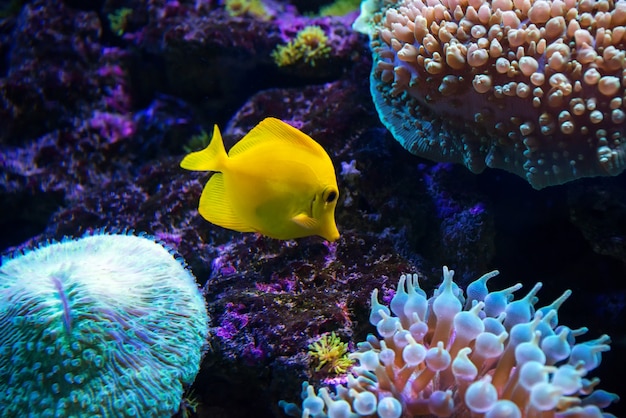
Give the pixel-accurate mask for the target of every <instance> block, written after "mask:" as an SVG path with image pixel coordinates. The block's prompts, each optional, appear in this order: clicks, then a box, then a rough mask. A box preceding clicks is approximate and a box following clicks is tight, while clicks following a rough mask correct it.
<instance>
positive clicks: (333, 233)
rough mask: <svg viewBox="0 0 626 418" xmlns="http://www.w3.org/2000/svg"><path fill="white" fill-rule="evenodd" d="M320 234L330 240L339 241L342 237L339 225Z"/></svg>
mask: <svg viewBox="0 0 626 418" xmlns="http://www.w3.org/2000/svg"><path fill="white" fill-rule="evenodd" d="M320 236H321V237H322V238H324V239H325V240H326V241H329V242H334V241H337V240H338V239H339V237H340V235H339V230H338V229H337V227H335V228H334V229H333V230H330V231H326V232H324V233H323V234H320Z"/></svg>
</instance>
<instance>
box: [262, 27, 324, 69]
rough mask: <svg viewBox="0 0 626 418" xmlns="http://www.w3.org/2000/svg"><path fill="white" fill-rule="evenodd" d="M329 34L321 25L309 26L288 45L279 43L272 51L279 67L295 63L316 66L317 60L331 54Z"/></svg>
mask: <svg viewBox="0 0 626 418" xmlns="http://www.w3.org/2000/svg"><path fill="white" fill-rule="evenodd" d="M330 51H331V47H330V45H329V44H328V36H326V33H324V31H323V30H322V28H320V27H319V26H307V27H305V28H304V29H302V30H301V31H299V32H298V33H297V34H296V37H295V39H293V40H292V41H291V42H289V43H288V44H287V45H279V46H277V47H276V49H275V50H274V51H273V52H272V58H273V59H274V62H275V63H276V65H278V66H279V67H286V66H290V65H295V64H301V63H304V64H308V65H310V66H311V67H315V63H316V61H319V60H321V59H326V58H328V57H329V56H330Z"/></svg>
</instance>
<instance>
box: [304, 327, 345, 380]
mask: <svg viewBox="0 0 626 418" xmlns="http://www.w3.org/2000/svg"><path fill="white" fill-rule="evenodd" d="M309 356H311V358H312V359H313V360H314V362H316V363H317V367H316V368H315V371H317V372H319V371H320V370H322V368H323V369H325V370H327V371H328V372H330V373H335V374H342V373H345V372H347V371H348V369H349V368H350V367H351V366H352V364H353V363H354V360H352V359H350V358H348V343H344V342H342V341H341V339H340V338H339V337H338V336H337V335H335V332H334V331H333V332H331V333H330V334H324V335H322V336H320V338H319V339H318V340H317V341H316V342H314V343H313V344H310V345H309Z"/></svg>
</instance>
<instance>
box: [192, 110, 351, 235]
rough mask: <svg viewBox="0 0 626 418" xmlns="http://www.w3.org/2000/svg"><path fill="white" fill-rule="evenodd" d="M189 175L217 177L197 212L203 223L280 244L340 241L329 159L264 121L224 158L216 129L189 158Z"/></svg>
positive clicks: (283, 127) (295, 133) (300, 136)
mask: <svg viewBox="0 0 626 418" xmlns="http://www.w3.org/2000/svg"><path fill="white" fill-rule="evenodd" d="M180 166H181V167H182V168H184V169H187V170H196V171H215V172H216V173H215V174H213V176H211V178H210V179H209V181H208V182H207V184H206V186H205V187H204V190H203V191H202V195H201V196H200V204H199V207H198V212H200V215H202V217H203V218H204V219H206V220H207V221H209V222H211V223H214V224H215V225H219V226H221V227H224V228H228V229H233V230H235V231H240V232H259V233H261V234H263V235H266V236H268V237H272V238H278V239H291V238H299V237H306V236H309V235H319V236H321V237H322V238H325V239H327V240H328V241H335V240H337V239H338V238H339V231H338V230H337V225H335V206H336V204H337V198H338V197H339V190H338V188H337V177H336V175H335V169H334V167H333V164H332V162H331V160H330V157H329V156H328V154H327V153H326V151H324V149H323V148H322V147H321V146H320V145H319V144H318V143H317V142H315V141H314V140H313V138H311V137H310V136H308V135H306V134H304V133H302V132H300V131H299V130H297V129H296V128H294V127H292V126H290V125H288V124H286V123H285V122H283V121H281V120H279V119H275V118H267V119H265V120H263V121H262V122H261V123H259V124H258V125H257V126H255V127H254V128H253V129H252V130H251V131H250V132H249V133H248V134H247V135H246V136H244V137H243V139H241V141H239V142H238V143H237V144H235V146H234V147H232V149H231V150H230V152H229V153H228V154H226V150H225V149H224V142H223V141H222V136H221V135H220V131H219V129H218V127H217V125H215V128H214V130H213V138H212V139H211V143H210V144H209V146H207V147H206V148H205V149H204V150H202V151H198V152H192V153H191V154H189V155H187V156H186V157H185V158H184V159H183V161H182V162H181V163H180Z"/></svg>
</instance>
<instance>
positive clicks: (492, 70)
mask: <svg viewBox="0 0 626 418" xmlns="http://www.w3.org/2000/svg"><path fill="white" fill-rule="evenodd" d="M366 3H367V4H366V5H364V9H363V13H364V15H363V17H362V18H361V21H360V22H359V27H365V28H366V29H364V30H365V31H367V32H369V33H370V34H371V36H372V40H371V48H372V51H373V56H374V64H373V68H372V74H371V92H372V96H373V99H374V103H375V104H376V107H377V109H378V113H379V116H380V118H381V121H382V122H383V123H384V124H385V126H386V127H387V128H388V129H389V130H390V131H391V132H392V133H393V135H394V137H395V138H396V139H397V140H398V141H399V142H400V143H401V144H402V145H403V146H404V147H405V148H406V149H408V150H409V151H411V152H412V153H414V154H417V155H420V156H423V157H426V158H429V159H433V160H436V161H449V162H456V163H462V164H464V165H465V166H467V167H468V168H469V169H470V170H471V171H473V172H476V173H478V172H481V171H482V170H483V169H484V168H485V167H486V166H488V167H496V168H501V169H504V170H507V171H510V172H512V173H515V174H517V175H519V176H521V177H523V178H525V179H526V180H527V181H528V182H529V183H530V184H531V185H532V186H533V187H535V188H537V189H540V188H543V187H546V186H550V185H554V184H561V183H564V182H567V181H570V180H573V179H576V178H579V177H591V176H598V175H603V176H612V175H616V174H619V173H621V172H622V171H623V170H624V168H626V150H625V145H624V141H623V137H624V133H625V132H624V128H623V122H624V120H625V119H626V116H625V115H626V113H625V112H624V104H623V103H622V102H623V100H622V96H623V95H624V87H623V84H624V78H623V77H624V75H623V74H622V67H623V65H622V64H623V62H624V59H625V51H624V46H625V42H626V41H625V39H624V26H623V25H624V23H626V3H622V2H616V3H615V4H613V3H612V2H608V1H601V2H597V3H595V2H594V3H589V2H586V1H580V2H578V1H573V0H571V1H570V0H567V1H562V0H554V1H545V2H544V1H541V2H536V3H534V4H533V3H532V2H530V1H511V0H502V1H500V0H498V1H494V2H489V1H478V2H474V3H467V2H466V3H463V2H443V3H442V4H437V5H431V4H430V3H427V2H426V3H425V2H422V1H421V0H415V1H395V0H384V1H377V0H368V1H367V2H366ZM372 11H374V12H372ZM368 20H369V21H370V22H374V23H372V24H373V25H374V26H375V27H376V28H375V29H374V30H372V29H370V28H369V27H368V26H367V25H366V24H365V23H363V21H365V22H367V21H368Z"/></svg>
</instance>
